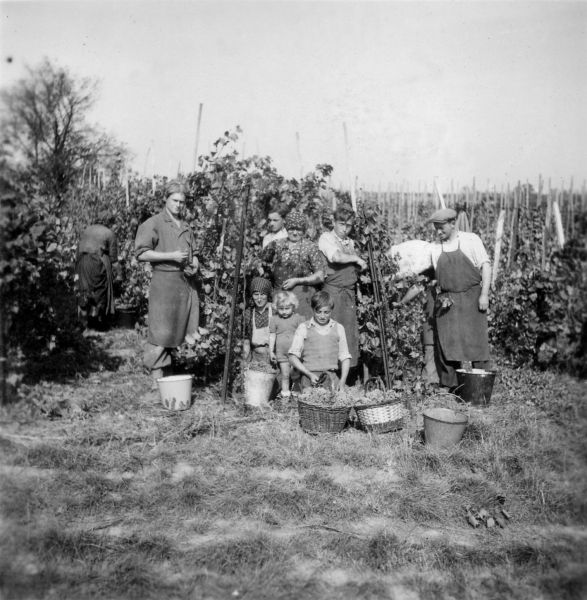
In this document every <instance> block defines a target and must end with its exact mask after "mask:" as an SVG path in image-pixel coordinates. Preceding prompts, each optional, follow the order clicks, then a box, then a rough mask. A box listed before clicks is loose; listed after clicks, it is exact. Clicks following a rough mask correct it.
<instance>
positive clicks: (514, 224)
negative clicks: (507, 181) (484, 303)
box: [507, 188, 519, 269]
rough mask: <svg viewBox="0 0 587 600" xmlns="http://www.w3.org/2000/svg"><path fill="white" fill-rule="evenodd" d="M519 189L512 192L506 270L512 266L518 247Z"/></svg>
mask: <svg viewBox="0 0 587 600" xmlns="http://www.w3.org/2000/svg"><path fill="white" fill-rule="evenodd" d="M518 192H519V188H518V189H516V191H515V192H514V208H513V210H512V220H511V221H510V245H509V248H508V260H507V266H508V269H509V268H510V266H511V264H512V260H513V259H514V256H515V254H516V248H517V245H518V211H519V197H518Z"/></svg>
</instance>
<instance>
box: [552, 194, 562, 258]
mask: <svg viewBox="0 0 587 600" xmlns="http://www.w3.org/2000/svg"><path fill="white" fill-rule="evenodd" d="M558 196H559V194H558V193H557V197H556V198H555V199H554V202H553V203H552V213H553V215H554V224H555V228H556V237H557V239H558V245H559V246H560V247H561V248H563V247H564V245H565V232H564V230H563V220H562V217H561V209H560V206H559V201H558Z"/></svg>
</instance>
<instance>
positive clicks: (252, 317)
mask: <svg viewBox="0 0 587 600" xmlns="http://www.w3.org/2000/svg"><path fill="white" fill-rule="evenodd" d="M250 292H251V304H252V306H251V308H247V309H245V316H244V318H245V337H244V340H243V356H244V358H245V360H250V361H251V362H257V363H269V358H270V352H269V323H270V321H271V317H272V316H273V311H272V307H271V304H269V298H270V297H271V283H270V282H269V281H268V280H267V279H264V278H263V277H253V280H252V281H251V286H250Z"/></svg>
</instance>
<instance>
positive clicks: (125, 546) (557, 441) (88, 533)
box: [0, 330, 587, 600]
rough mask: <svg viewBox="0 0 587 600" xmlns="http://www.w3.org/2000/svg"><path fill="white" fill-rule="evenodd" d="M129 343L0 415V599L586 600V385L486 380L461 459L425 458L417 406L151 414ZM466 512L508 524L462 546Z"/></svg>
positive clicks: (28, 390) (198, 408)
mask: <svg viewBox="0 0 587 600" xmlns="http://www.w3.org/2000/svg"><path fill="white" fill-rule="evenodd" d="M139 342H140V340H139V338H138V336H137V334H136V333H134V332H131V331H123V330H119V331H117V332H115V333H114V334H109V335H106V336H104V337H101V338H97V339H96V343H97V344H98V345H99V346H101V348H102V350H103V352H101V353H99V354H97V355H96V356H102V357H108V360H105V361H104V360H102V359H96V361H95V364H94V372H93V373H92V374H91V375H90V376H88V377H87V378H78V379H77V380H73V381H68V382H65V383H48V382H40V383H37V384H35V385H29V386H26V387H24V388H23V396H24V398H23V400H22V401H21V402H20V403H19V404H17V405H12V406H9V407H6V408H5V409H3V410H2V412H1V414H0V417H1V428H0V444H1V448H2V454H1V458H0V469H1V481H2V486H1V497H0V506H1V511H2V521H1V533H2V535H1V537H0V582H1V583H0V585H1V587H0V591H1V594H0V597H2V598H4V599H6V600H9V599H12V598H19V599H21V598H55V599H59V600H61V599H69V598H71V599H73V598H75V599H76V600H79V599H83V598H108V599H115V598H141V599H145V598H158V599H160V598H163V599H168V598H169V599H175V598H178V599H179V598H190V599H202V600H204V599H209V600H216V599H225V598H226V599H229V598H247V599H252V600H262V599H267V600H270V599H271V600H273V599H277V598H283V599H291V600H298V599H300V600H304V599H308V600H309V599H312V600H314V599H315V600H329V599H332V600H334V599H345V600H347V599H348V600H351V599H353V600H354V599H365V600H366V599H379V598H381V599H390V600H392V599H396V600H401V599H419V598H420V599H431V600H432V599H434V600H437V599H442V598H447V599H448V598H452V599H466V598H471V599H474V598H495V599H501V598H507V599H510V598H514V599H515V598H520V599H522V598H528V599H533V600H534V599H540V598H556V599H565V598H569V599H571V598H573V599H574V598H576V599H579V598H585V597H586V595H587V575H586V572H587V568H586V564H585V562H586V556H587V522H586V517H587V478H586V468H585V467H586V461H587V435H586V434H587V426H586V424H587V410H586V393H585V392H586V386H585V382H579V381H577V380H573V379H571V378H567V377H564V376H560V375H554V374H547V373H538V372H533V371H530V370H525V371H513V370H511V369H507V368H501V369H500V375H499V379H498V382H497V383H496V387H495V390H494V395H493V398H492V402H491V404H490V405H489V406H488V407H487V408H484V409H478V408H471V411H470V425H469V427H468V429H467V431H466V432H465V437H464V440H463V442H462V444H461V445H460V446H459V447H458V448H457V449H455V450H454V451H451V452H447V451H433V450H430V449H429V448H428V447H427V446H426V445H424V444H422V442H421V436H420V433H419V429H420V427H421V411H422V406H423V405H424V403H425V402H427V401H428V400H427V399H426V398H412V399H411V400H412V403H413V404H412V406H413V419H412V422H411V427H410V428H409V429H407V430H404V431H402V432H397V433H389V434H383V435H370V434H367V433H364V432H361V431H359V430H356V429H352V428H350V429H347V430H345V431H344V432H343V433H342V434H340V435H335V436H333V435H322V436H310V435H308V434H305V433H304V432H303V431H302V430H301V429H300V427H299V425H298V418H297V412H296V411H295V410H281V411H269V412H266V413H264V414H254V415H253V414H246V413H245V412H244V411H243V410H242V408H241V407H240V406H238V405H233V404H231V405H230V406H227V407H226V408H225V409H223V407H222V406H221V404H220V402H219V393H218V389H215V388H207V389H197V390H195V395H194V404H193V406H192V408H191V409H190V410H188V411H185V412H178V413H172V412H169V411H166V410H165V409H164V408H163V407H162V406H160V405H154V404H152V403H150V402H147V401H145V398H144V396H145V394H146V393H147V391H148V389H149V386H150V381H149V379H148V377H147V376H146V375H145V374H143V373H142V371H141V368H140V360H139V358H140V351H139V347H140V346H139ZM90 358H91V357H90ZM502 503H503V504H502ZM466 506H471V507H472V509H473V511H475V512H478V511H479V510H480V509H485V510H486V511H488V512H489V513H490V514H493V513H494V512H497V513H499V510H498V509H499V508H500V507H503V508H505V509H506V511H507V512H508V514H510V516H511V519H510V520H506V521H505V528H500V527H494V528H487V527H485V526H480V527H478V528H473V527H472V526H471V525H470V524H469V523H468V521H467V515H466V511H465V508H464V507H466Z"/></svg>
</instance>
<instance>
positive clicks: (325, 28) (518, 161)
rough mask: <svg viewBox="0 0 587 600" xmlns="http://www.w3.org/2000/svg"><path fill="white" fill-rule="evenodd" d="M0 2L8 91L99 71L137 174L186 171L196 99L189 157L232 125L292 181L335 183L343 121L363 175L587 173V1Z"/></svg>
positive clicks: (377, 181) (482, 178)
mask: <svg viewBox="0 0 587 600" xmlns="http://www.w3.org/2000/svg"><path fill="white" fill-rule="evenodd" d="M0 5H1V9H2V30H1V34H2V36H1V48H2V73H1V75H2V85H3V87H4V86H7V85H10V84H11V83H12V82H14V81H15V80H17V79H18V78H20V77H22V76H23V75H24V72H25V65H35V64H37V63H39V62H40V61H41V60H42V59H43V57H44V56H47V57H48V58H50V59H51V60H53V61H55V62H56V63H58V64H59V65H62V66H65V67H67V68H69V69H70V71H71V73H72V74H77V75H83V76H91V77H94V78H97V79H99V80H100V82H101V85H100V94H99V97H98V101H97V103H96V106H95V109H94V111H93V112H92V115H91V117H92V120H93V121H95V122H96V123H99V124H100V125H101V126H102V127H103V128H104V129H106V130H107V131H108V132H110V133H112V134H113V135H115V136H116V137H117V138H118V139H119V140H121V141H123V142H125V143H126V144H127V145H128V146H129V147H130V149H131V150H132V152H133V153H134V155H135V159H134V161H133V166H134V168H135V169H136V170H138V171H139V172H140V173H143V171H144V170H145V168H146V174H147V175H151V174H152V172H153V171H154V172H156V173H158V174H164V175H174V174H175V172H176V171H177V168H178V164H179V163H180V162H181V165H182V168H183V170H184V171H189V170H191V168H192V164H193V153H194V144H195V137H196V135H195V132H196V122H197V114H198V106H199V104H200V103H202V104H203V114H202V126H201V137H200V146H199V149H200V153H202V152H206V151H207V150H208V149H209V148H210V144H211V143H212V142H213V141H214V140H215V139H216V138H217V137H219V135H221V134H222V132H223V131H225V130H227V129H232V128H234V127H235V126H236V125H240V126H241V127H242V128H243V130H244V135H243V138H242V141H241V142H239V149H240V150H243V149H244V152H245V154H247V155H249V154H253V153H254V154H262V155H269V156H271V157H272V158H273V160H274V164H275V166H276V167H277V169H278V170H279V171H280V172H282V173H283V174H284V175H286V176H294V177H297V176H299V174H300V169H301V168H303V169H304V171H308V170H310V169H311V168H312V167H313V166H314V165H315V164H317V163H329V164H331V165H333V166H334V168H335V172H334V176H333V183H335V184H337V183H342V184H343V185H346V184H347V183H348V169H347V160H346V152H345V142H344V134H343V123H346V126H347V130H348V139H349V149H350V169H351V171H352V173H353V175H356V176H357V177H358V179H359V181H360V183H361V184H362V185H363V186H364V187H365V188H370V189H377V188H378V187H379V186H381V187H382V189H385V188H386V187H387V186H388V184H391V185H392V186H393V185H396V184H401V183H402V182H406V183H409V185H411V186H414V187H417V186H418V185H419V183H421V185H424V184H427V185H428V186H430V185H431V182H432V181H433V178H434V177H438V181H439V183H440V185H441V188H445V189H448V187H449V186H450V182H451V181H453V182H454V185H455V186H457V185H459V186H462V185H470V184H471V182H472V179H473V177H475V178H476V183H477V186H478V187H479V188H483V187H485V186H486V184H487V182H488V181H489V183H490V185H497V186H500V185H502V184H506V183H512V184H513V183H515V182H516V181H517V180H519V179H521V180H524V181H525V180H526V179H529V180H530V181H531V182H536V180H537V178H538V174H539V173H541V174H542V175H543V176H544V177H545V178H548V177H551V178H552V181H553V185H559V184H560V182H561V179H564V180H565V182H566V185H568V182H569V179H570V177H571V176H574V178H575V187H577V186H580V185H581V184H582V183H583V181H584V179H585V177H586V176H587V2H536V1H535V2H517V1H516V2H513V1H510V2H440V1H437V2H419V1H415V2H336V1H331V2H327V1H324V2H316V1H310V2H280V1H273V2H248V1H244V0H241V1H240V2H223V1H219V0H216V1H215V2H198V1H192V2H179V1H173V0H166V1H165V2H144V1H140V2H139V1H122V0H118V1H117V2H106V1H100V2H95V1H90V0H88V1H80V0H78V1H76V2H65V1H60V2H55V1H43V2H28V1H20V2H6V1H1V2H0ZM8 57H11V58H12V62H8V60H7V59H8ZM296 132H297V133H299V139H300V144H299V153H298V146H297V144H296ZM149 148H150V154H149V156H148V157H147V152H148V151H149ZM300 156H301V161H300Z"/></svg>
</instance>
